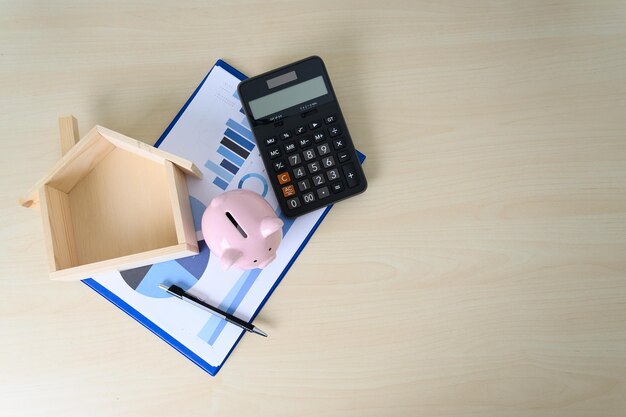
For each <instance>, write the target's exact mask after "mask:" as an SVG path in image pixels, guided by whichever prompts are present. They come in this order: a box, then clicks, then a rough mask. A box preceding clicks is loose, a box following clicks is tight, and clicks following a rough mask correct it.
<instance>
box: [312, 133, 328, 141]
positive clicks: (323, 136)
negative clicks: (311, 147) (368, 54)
mask: <svg viewBox="0 0 626 417" xmlns="http://www.w3.org/2000/svg"><path fill="white" fill-rule="evenodd" d="M325 139H326V133H324V132H317V133H315V134H314V135H313V140H314V141H315V142H322V141H323V140H325Z"/></svg>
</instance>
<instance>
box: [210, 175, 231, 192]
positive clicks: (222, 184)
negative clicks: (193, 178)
mask: <svg viewBox="0 0 626 417" xmlns="http://www.w3.org/2000/svg"><path fill="white" fill-rule="evenodd" d="M213 184H215V185H217V186H218V187H220V188H221V189H222V190H226V187H228V183H227V182H226V181H224V180H223V179H221V178H220V177H215V179H214V180H213Z"/></svg>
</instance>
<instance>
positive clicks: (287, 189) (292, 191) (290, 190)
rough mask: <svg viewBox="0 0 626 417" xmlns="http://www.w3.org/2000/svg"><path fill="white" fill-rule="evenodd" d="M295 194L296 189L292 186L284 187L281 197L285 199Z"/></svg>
mask: <svg viewBox="0 0 626 417" xmlns="http://www.w3.org/2000/svg"><path fill="white" fill-rule="evenodd" d="M295 194H296V189H295V188H294V186H293V185H288V186H286V187H283V195H284V196H285V197H291V196H292V195H295Z"/></svg>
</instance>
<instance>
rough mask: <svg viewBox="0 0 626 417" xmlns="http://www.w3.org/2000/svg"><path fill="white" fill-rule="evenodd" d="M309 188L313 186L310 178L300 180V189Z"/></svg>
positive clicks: (303, 190)
mask: <svg viewBox="0 0 626 417" xmlns="http://www.w3.org/2000/svg"><path fill="white" fill-rule="evenodd" d="M309 188H311V183H310V182H309V180H302V181H298V190H300V191H302V192H305V191H306V190H308V189H309Z"/></svg>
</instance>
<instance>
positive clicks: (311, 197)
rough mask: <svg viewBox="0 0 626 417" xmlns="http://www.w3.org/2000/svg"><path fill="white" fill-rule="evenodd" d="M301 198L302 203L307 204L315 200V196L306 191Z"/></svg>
mask: <svg viewBox="0 0 626 417" xmlns="http://www.w3.org/2000/svg"><path fill="white" fill-rule="evenodd" d="M302 199H303V200H304V204H309V203H312V202H313V201H315V196H314V195H313V193H306V194H304V195H303V196H302Z"/></svg>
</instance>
